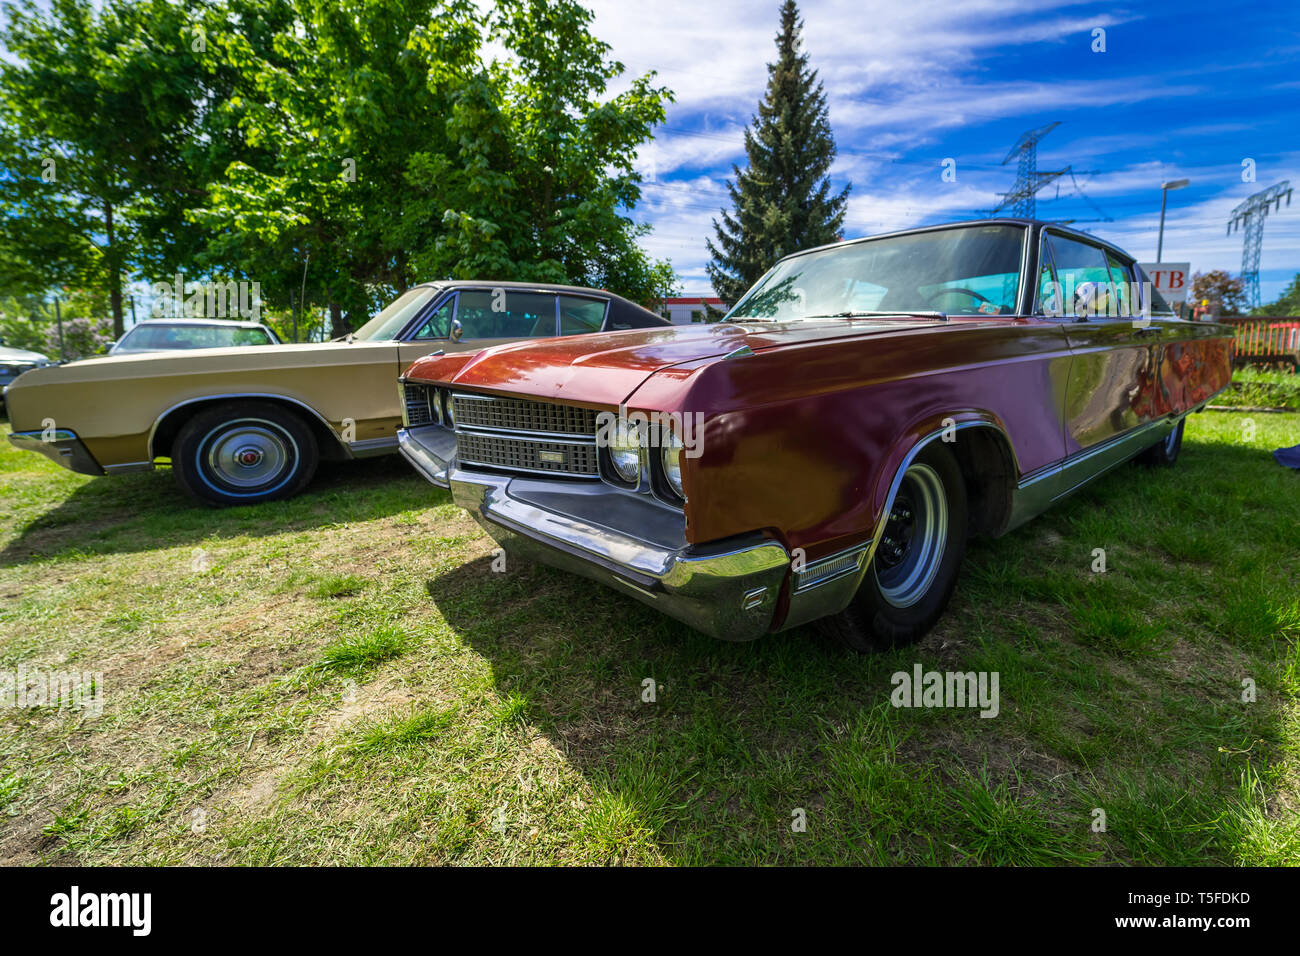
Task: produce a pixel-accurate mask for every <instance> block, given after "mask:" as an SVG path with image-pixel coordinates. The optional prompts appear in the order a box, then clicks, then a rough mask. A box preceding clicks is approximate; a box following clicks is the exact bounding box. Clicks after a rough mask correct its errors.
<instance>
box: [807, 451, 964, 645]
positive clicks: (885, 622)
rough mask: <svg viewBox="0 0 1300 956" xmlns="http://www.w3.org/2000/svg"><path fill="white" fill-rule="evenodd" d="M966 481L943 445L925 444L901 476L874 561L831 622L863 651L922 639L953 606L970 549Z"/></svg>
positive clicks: (828, 626) (826, 622)
mask: <svg viewBox="0 0 1300 956" xmlns="http://www.w3.org/2000/svg"><path fill="white" fill-rule="evenodd" d="M966 526H967V511H966V484H965V482H964V481H963V479H962V475H961V469H960V468H958V467H957V462H956V461H955V460H954V459H953V456H952V455H951V453H949V451H948V450H947V449H946V448H944V447H943V446H942V445H939V444H935V443H931V444H930V445H927V446H926V447H925V448H924V449H922V450H921V453H920V454H918V455H917V456H916V458H915V459H914V460H913V461H912V463H911V464H910V465H909V466H908V468H907V471H906V472H904V474H903V480H902V482H900V483H899V487H898V493H897V494H896V495H895V496H894V501H893V504H892V505H891V507H890V511H889V514H888V515H887V517H886V520H885V527H884V530H883V531H882V532H881V537H880V542H879V544H878V545H877V546H876V553H875V557H874V558H873V559H872V562H871V567H869V568H868V569H867V573H866V575H865V576H864V578H863V580H862V584H861V586H860V587H859V588H858V593H857V594H856V595H854V597H853V601H852V602H851V603H850V604H849V606H848V607H847V608H846V609H845V610H843V611H841V612H840V613H839V614H835V615H833V616H831V617H828V618H823V619H822V628H823V630H825V631H827V632H829V633H830V634H832V635H833V636H835V637H836V638H838V639H839V640H841V641H842V642H843V643H844V644H846V645H848V646H849V647H850V648H852V649H853V650H855V651H858V652H860V653H865V652H869V651H880V650H887V649H889V648H891V647H901V646H905V645H908V644H914V643H915V642H916V641H918V640H920V639H921V638H922V637H923V636H924V635H925V634H926V632H927V631H929V630H930V628H932V627H933V626H934V624H935V622H936V621H937V620H938V619H939V617H940V615H942V614H943V611H944V609H945V608H946V607H947V606H948V600H949V598H951V597H952V592H953V590H954V588H955V587H956V586H957V572H958V570H959V569H960V567H961V561H962V557H963V556H964V555H965V553H966Z"/></svg>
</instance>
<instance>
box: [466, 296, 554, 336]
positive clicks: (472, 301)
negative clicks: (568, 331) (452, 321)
mask: <svg viewBox="0 0 1300 956" xmlns="http://www.w3.org/2000/svg"><path fill="white" fill-rule="evenodd" d="M459 298H460V303H459V304H458V305H457V307H456V320H457V321H458V322H460V325H461V329H462V330H463V336H464V338H467V339H530V338H544V337H547V336H552V335H554V334H555V296H553V295H541V294H539V293H536V292H505V293H504V294H503V293H502V291H501V290H497V291H495V292H494V291H492V290H490V289H483V290H481V291H480V290H478V289H473V290H469V291H466V292H462V293H460V297H459Z"/></svg>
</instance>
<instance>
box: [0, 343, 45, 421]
mask: <svg viewBox="0 0 1300 956" xmlns="http://www.w3.org/2000/svg"><path fill="white" fill-rule="evenodd" d="M57 364H58V363H57V362H55V361H54V360H52V359H51V358H50V357H49V356H46V355H42V354H41V353H40V352H29V351H27V349H11V348H8V347H7V346H4V345H0V408H3V407H4V389H5V388H6V387H7V386H8V385H9V383H10V382H12V381H13V380H14V379H16V378H17V377H18V376H19V375H22V374H23V372H27V371H30V370H31V369H34V368H44V367H45V366H47V365H57Z"/></svg>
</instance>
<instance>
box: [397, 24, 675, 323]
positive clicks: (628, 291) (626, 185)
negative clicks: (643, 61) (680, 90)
mask: <svg viewBox="0 0 1300 956" xmlns="http://www.w3.org/2000/svg"><path fill="white" fill-rule="evenodd" d="M591 19H592V14H591V13H590V12H589V11H588V10H586V9H585V8H583V7H582V6H581V5H580V4H578V3H575V2H571V0H501V2H499V3H498V4H497V5H496V8H495V11H494V13H493V14H491V15H490V17H489V21H488V26H489V29H490V31H491V35H492V36H493V38H494V39H496V40H498V41H499V42H500V43H501V44H502V45H503V46H504V47H505V48H506V49H508V50H509V51H511V53H512V54H513V56H511V57H510V58H509V59H508V60H506V61H505V62H501V61H496V62H494V63H492V64H490V66H489V68H488V69H487V71H486V74H485V76H484V77H483V80H482V82H481V83H476V84H475V85H474V86H473V87H472V88H471V89H470V90H468V91H466V94H465V95H464V96H463V97H462V98H461V99H460V100H459V101H458V103H457V109H456V111H455V113H454V115H453V117H452V119H451V121H450V122H449V126H450V127H451V128H452V129H453V130H454V132H455V135H456V140H457V143H458V146H459V149H458V153H457V155H456V156H455V157H453V158H452V161H451V163H450V165H451V166H452V167H453V168H454V169H456V170H458V171H460V173H459V175H458V176H453V178H452V180H451V185H452V186H453V189H454V194H453V195H452V196H451V197H450V198H451V200H452V204H451V205H447V206H445V211H444V214H443V218H444V222H445V223H447V224H448V225H449V226H450V227H451V229H450V230H449V233H448V235H447V236H446V238H445V239H440V240H439V241H438V242H437V243H435V245H434V247H433V248H432V249H431V250H430V251H429V253H428V254H426V255H425V256H423V257H421V259H420V263H421V265H422V266H423V267H424V268H425V269H426V270H427V271H428V272H429V273H431V274H434V275H438V274H447V275H451V276H455V277H467V278H468V277H476V276H484V275H493V276H498V277H500V278H507V279H524V280H527V279H532V280H538V281H553V282H572V283H577V284H582V285H589V286H596V287H603V288H608V289H611V290H613V291H616V292H619V293H622V294H623V295H626V296H628V297H629V298H631V299H634V300H637V301H643V302H648V301H652V300H654V299H655V298H660V297H662V296H663V295H665V294H667V293H668V291H669V290H670V289H671V288H672V287H673V285H674V283H675V280H674V279H673V278H672V271H671V267H670V266H668V265H667V264H666V263H662V262H659V263H656V262H653V261H651V260H650V259H649V258H648V257H647V256H646V255H645V253H644V252H643V251H642V250H641V249H640V248H639V246H638V245H637V239H639V238H640V237H641V236H643V235H644V234H645V233H646V232H647V231H648V230H647V229H646V227H641V226H636V225H635V224H633V222H632V221H631V219H630V218H629V216H628V215H627V210H630V209H631V208H632V207H633V206H634V205H635V204H636V202H637V201H638V200H639V199H640V182H641V177H640V174H639V173H637V172H636V171H635V170H634V169H633V161H634V159H635V157H636V152H637V149H638V147H639V146H640V145H641V144H642V143H644V142H646V141H647V140H648V139H649V138H650V130H651V129H652V127H653V126H654V125H656V124H658V123H661V122H663V120H664V117H665V114H664V104H665V103H666V102H667V101H669V100H670V99H671V94H670V93H669V92H668V90H666V89H664V88H662V87H657V86H655V85H654V74H648V75H646V76H641V77H637V78H635V79H634V80H632V82H631V84H630V85H629V88H628V89H627V90H626V91H625V92H623V93H621V94H619V95H618V96H615V97H611V98H608V99H604V96H605V92H606V88H607V85H608V84H609V82H610V81H611V80H613V79H614V78H616V77H618V76H619V75H621V74H622V72H623V70H624V67H623V64H621V63H619V62H617V61H615V60H612V59H610V57H609V46H608V45H607V44H605V43H603V42H601V41H599V40H597V39H596V38H595V37H593V36H592V35H591V32H590V24H591ZM430 172H432V170H430ZM440 172H442V173H445V172H446V170H442V171H440ZM412 181H413V183H415V184H417V185H420V186H422V187H423V188H425V189H428V188H430V187H432V186H433V184H434V182H435V180H434V179H432V178H430V177H429V176H428V175H426V176H424V177H412Z"/></svg>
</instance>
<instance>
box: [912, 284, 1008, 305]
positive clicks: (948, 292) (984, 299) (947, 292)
mask: <svg viewBox="0 0 1300 956" xmlns="http://www.w3.org/2000/svg"><path fill="white" fill-rule="evenodd" d="M954 292H962V293H965V294H966V295H968V296H970V297H971V298H973V299H979V300H980V301H981V302H987V303H988V304H989V305H992V304H993V300H992V299H989V298H987V297H985V296H982V295H980V294H979V293H978V292H976V291H975V290H974V289H967V288H966V287H965V286H949V287H948V288H946V289H939V290H937V291H936V292H933V293H931V294H930V295H929V296H927V297H926V301H927V302H930V301H933V300H934V299H937V298H939V296H941V295H951V294H952V293H954Z"/></svg>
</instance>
